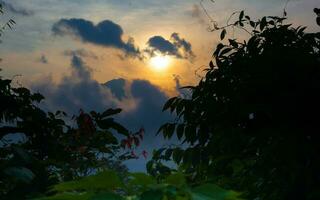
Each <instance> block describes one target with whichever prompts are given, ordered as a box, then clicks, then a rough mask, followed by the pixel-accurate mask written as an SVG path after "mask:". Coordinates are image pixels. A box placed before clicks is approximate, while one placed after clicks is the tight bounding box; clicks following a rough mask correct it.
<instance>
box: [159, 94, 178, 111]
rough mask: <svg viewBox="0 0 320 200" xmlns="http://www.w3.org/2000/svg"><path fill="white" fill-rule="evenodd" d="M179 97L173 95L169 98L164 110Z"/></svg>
mask: <svg viewBox="0 0 320 200" xmlns="http://www.w3.org/2000/svg"><path fill="white" fill-rule="evenodd" d="M176 99H177V97H173V98H171V99H169V100H168V101H167V102H166V103H165V104H164V106H163V109H162V111H165V110H167V109H168V108H170V106H171V105H172V104H173V102H174V101H175V100H176Z"/></svg>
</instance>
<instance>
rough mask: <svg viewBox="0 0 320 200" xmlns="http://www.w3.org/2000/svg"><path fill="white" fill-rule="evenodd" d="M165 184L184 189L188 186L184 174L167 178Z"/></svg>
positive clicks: (175, 174)
mask: <svg viewBox="0 0 320 200" xmlns="http://www.w3.org/2000/svg"><path fill="white" fill-rule="evenodd" d="M164 183H166V184H170V185H173V186H176V187H183V186H186V184H187V181H186V178H185V176H184V175H183V174H182V173H174V174H170V175H169V176H168V177H166V179H165V180H164Z"/></svg>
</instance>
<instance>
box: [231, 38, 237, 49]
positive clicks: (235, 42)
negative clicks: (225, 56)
mask: <svg viewBox="0 0 320 200" xmlns="http://www.w3.org/2000/svg"><path fill="white" fill-rule="evenodd" d="M229 43H230V45H231V46H233V47H234V48H238V47H239V44H238V42H237V41H236V40H231V39H229Z"/></svg>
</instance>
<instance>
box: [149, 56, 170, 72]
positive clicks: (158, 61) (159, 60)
mask: <svg viewBox="0 0 320 200" xmlns="http://www.w3.org/2000/svg"><path fill="white" fill-rule="evenodd" d="M150 64H151V66H152V67H153V68H154V69H156V70H158V71H162V70H165V69H166V68H167V67H168V66H169V64H170V58H169V57H168V56H161V55H157V56H155V57H152V58H151V59H150Z"/></svg>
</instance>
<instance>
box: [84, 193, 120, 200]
mask: <svg viewBox="0 0 320 200" xmlns="http://www.w3.org/2000/svg"><path fill="white" fill-rule="evenodd" d="M106 199H107V200H124V198H122V197H121V196H120V195H117V194H114V193H110V192H105V193H101V194H97V195H94V196H93V197H91V198H90V200H106Z"/></svg>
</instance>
